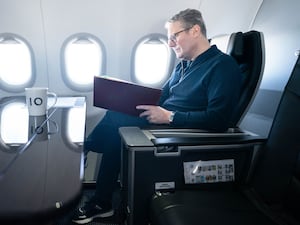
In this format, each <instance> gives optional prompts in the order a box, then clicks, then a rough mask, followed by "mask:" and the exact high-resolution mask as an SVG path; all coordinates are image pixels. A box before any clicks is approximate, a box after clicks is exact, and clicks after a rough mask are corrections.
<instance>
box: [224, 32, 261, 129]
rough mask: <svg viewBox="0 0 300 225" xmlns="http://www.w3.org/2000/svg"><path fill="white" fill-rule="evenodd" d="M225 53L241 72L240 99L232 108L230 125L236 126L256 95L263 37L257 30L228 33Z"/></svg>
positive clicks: (259, 77)
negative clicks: (234, 61)
mask: <svg viewBox="0 0 300 225" xmlns="http://www.w3.org/2000/svg"><path fill="white" fill-rule="evenodd" d="M226 53H227V54H229V55H231V56H232V57H233V58H234V59H235V60H236V62H237V63H238V65H239V67H240V70H241V74H242V87H241V94H240V100H239V102H238V104H237V106H236V107H235V109H234V112H233V114H232V119H231V123H230V127H233V128H234V127H238V125H239V123H240V122H241V120H242V119H243V117H244V115H245V114H246V113H247V110H248V108H249V107H250V105H251V103H252V101H253V100H254V98H255V96H256V92H257V90H258V88H259V85H260V81H261V79H262V74H263V70H264V63H265V62H264V53H265V49H264V37H263V33H262V32H259V31H255V30H252V31H248V32H245V33H242V32H236V33H232V34H231V35H230V38H229V41H228V45H227V50H226Z"/></svg>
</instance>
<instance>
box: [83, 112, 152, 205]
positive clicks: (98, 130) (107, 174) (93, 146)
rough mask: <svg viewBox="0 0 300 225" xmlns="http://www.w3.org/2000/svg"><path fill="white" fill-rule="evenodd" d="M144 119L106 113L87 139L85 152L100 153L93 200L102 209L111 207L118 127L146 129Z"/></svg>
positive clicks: (117, 167) (118, 156)
mask: <svg viewBox="0 0 300 225" xmlns="http://www.w3.org/2000/svg"><path fill="white" fill-rule="evenodd" d="M149 125H150V124H149V123H148V121H147V120H146V119H145V118H140V117H134V116H129V115H126V114H122V113H118V112H113V111H107V113H106V115H105V116H104V118H103V119H102V120H101V121H100V122H99V123H98V124H97V126H96V127H95V128H94V130H93V131H92V132H91V134H90V135H89V136H88V137H87V139H86V141H85V144H84V148H85V152H86V153H87V152H88V151H93V152H98V153H102V161H101V164H100V169H99V173H98V177H97V181H96V182H97V183H96V192H95V196H94V200H95V201H96V202H97V204H99V205H101V206H102V207H112V195H113V192H114V190H115V188H116V185H117V180H118V176H119V172H120V164H121V138H120V134H119V127H124V126H138V127H147V126H149Z"/></svg>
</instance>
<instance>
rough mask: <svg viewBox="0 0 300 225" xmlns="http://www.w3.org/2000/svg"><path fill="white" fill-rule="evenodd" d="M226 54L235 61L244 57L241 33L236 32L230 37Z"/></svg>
mask: <svg viewBox="0 0 300 225" xmlns="http://www.w3.org/2000/svg"><path fill="white" fill-rule="evenodd" d="M226 53H227V54H228V55H231V56H232V57H234V58H235V59H236V60H237V61H239V59H241V58H242V57H243V55H244V40H243V33H242V32H237V33H232V34H231V35H230V38H229V41H228V45H227V50H226Z"/></svg>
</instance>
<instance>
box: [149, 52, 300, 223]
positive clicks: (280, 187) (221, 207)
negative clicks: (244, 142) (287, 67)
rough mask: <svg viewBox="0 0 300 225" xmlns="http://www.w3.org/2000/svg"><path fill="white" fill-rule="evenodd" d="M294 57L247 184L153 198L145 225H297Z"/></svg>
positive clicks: (297, 77)
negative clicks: (147, 221)
mask: <svg viewBox="0 0 300 225" xmlns="http://www.w3.org/2000/svg"><path fill="white" fill-rule="evenodd" d="M299 86H300V57H298V59H297V62H296V64H295V66H294V68H293V71H292V73H291V76H290V78H289V81H288V83H287V85H286V87H285V89H284V91H283V94H282V97H281V100H280V103H279V105H278V108H277V111H276V114H275V117H274V120H273V123H272V127H271V129H270V133H269V136H268V138H266V139H265V142H264V143H263V145H261V148H260V150H259V154H258V155H257V160H256V163H255V168H254V170H253V173H252V176H251V178H250V179H249V183H247V184H246V185H245V184H243V185H240V186H239V187H237V188H236V189H232V190H222V189H217V190H216V189H212V190H175V191H174V192H172V193H166V194H163V195H158V194H156V195H154V197H153V198H152V200H151V203H150V220H151V223H150V224H151V225H171V224H172V225H208V224H209V225H217V224H223V225H226V224H228V225H229V224H230V225H240V224H243V225H253V224H256V225H296V224H300V216H299V202H300V180H299V171H300V169H299V167H300V165H299V162H300V161H299V160H300V138H299V133H300V123H298V122H296V121H297V120H298V118H299V115H300V89H299Z"/></svg>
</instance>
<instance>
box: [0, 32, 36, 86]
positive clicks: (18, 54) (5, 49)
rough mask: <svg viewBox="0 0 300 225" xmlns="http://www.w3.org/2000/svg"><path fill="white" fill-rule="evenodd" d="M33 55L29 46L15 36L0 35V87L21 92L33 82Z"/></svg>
mask: <svg viewBox="0 0 300 225" xmlns="http://www.w3.org/2000/svg"><path fill="white" fill-rule="evenodd" d="M32 58H33V53H32V51H31V49H30V47H29V44H27V43H26V42H25V40H24V39H22V38H21V37H18V36H17V35H15V34H0V62H1V67H0V78H1V79H0V86H1V88H3V89H8V90H9V91H23V90H24V87H26V86H28V85H29V83H31V82H33V79H34V76H33V64H32Z"/></svg>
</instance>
